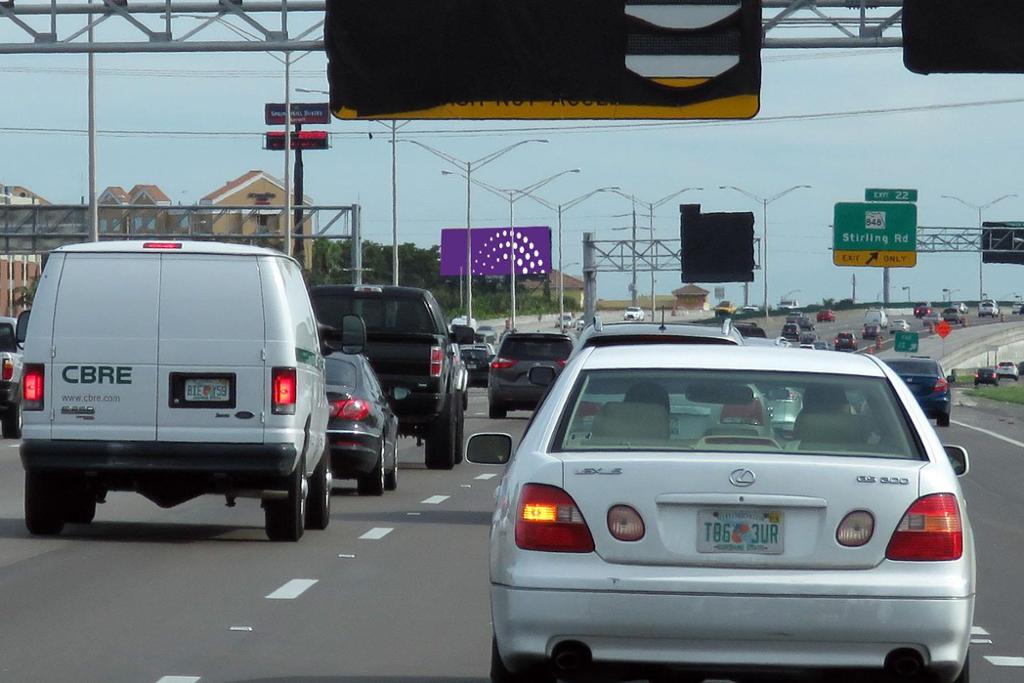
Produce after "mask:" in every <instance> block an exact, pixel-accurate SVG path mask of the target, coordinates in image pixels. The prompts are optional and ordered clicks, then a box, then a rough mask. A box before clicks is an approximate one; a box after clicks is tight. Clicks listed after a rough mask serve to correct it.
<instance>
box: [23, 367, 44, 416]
mask: <svg viewBox="0 0 1024 683" xmlns="http://www.w3.org/2000/svg"><path fill="white" fill-rule="evenodd" d="M45 386H46V366H44V365H43V364H42V363H26V364H25V374H24V375H23V376H22V378H21V409H22V410H42V409H43V402H44V401H43V399H44V398H45V395H44V394H45V390H44V387H45Z"/></svg>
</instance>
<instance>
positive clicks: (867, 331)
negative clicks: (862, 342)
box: [860, 323, 882, 339]
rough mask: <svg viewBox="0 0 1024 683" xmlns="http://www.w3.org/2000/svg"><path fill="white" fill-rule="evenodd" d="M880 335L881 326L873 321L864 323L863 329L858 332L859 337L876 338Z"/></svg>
mask: <svg viewBox="0 0 1024 683" xmlns="http://www.w3.org/2000/svg"><path fill="white" fill-rule="evenodd" d="M881 336H882V328H881V327H880V326H879V325H877V324H875V323H868V324H866V325H864V331H863V332H861V333H860V338H861V339H878V338H879V337H881Z"/></svg>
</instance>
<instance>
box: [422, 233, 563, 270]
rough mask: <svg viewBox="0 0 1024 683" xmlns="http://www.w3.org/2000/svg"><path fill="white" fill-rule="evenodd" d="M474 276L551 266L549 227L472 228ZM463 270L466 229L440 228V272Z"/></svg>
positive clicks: (544, 268)
mask: <svg viewBox="0 0 1024 683" xmlns="http://www.w3.org/2000/svg"><path fill="white" fill-rule="evenodd" d="M470 234H471V239H472V241H473V242H472V245H471V246H472V256H473V275H508V274H509V272H510V270H511V266H512V265H514V266H515V269H516V271H515V272H516V275H536V274H541V273H546V272H548V271H549V270H550V268H551V228H548V227H532V228H473V230H472V231H471V233H470ZM465 272H466V229H465V228H445V229H443V230H442V231H441V275H442V276H443V277H458V276H461V275H464V274H465Z"/></svg>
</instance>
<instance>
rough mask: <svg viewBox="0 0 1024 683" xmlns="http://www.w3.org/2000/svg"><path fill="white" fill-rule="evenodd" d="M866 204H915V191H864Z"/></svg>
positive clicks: (873, 189)
mask: <svg viewBox="0 0 1024 683" xmlns="http://www.w3.org/2000/svg"><path fill="white" fill-rule="evenodd" d="M864 201H866V202H916V201H917V190H882V189H877V188H869V189H867V190H864Z"/></svg>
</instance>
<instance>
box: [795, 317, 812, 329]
mask: <svg viewBox="0 0 1024 683" xmlns="http://www.w3.org/2000/svg"><path fill="white" fill-rule="evenodd" d="M796 324H797V325H799V326H800V329H801V330H802V331H803V330H813V329H814V321H813V320H811V319H810V318H808V317H807V316H806V315H802V316H800V317H799V318H797V320H796Z"/></svg>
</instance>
